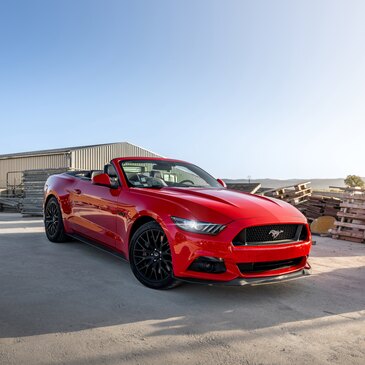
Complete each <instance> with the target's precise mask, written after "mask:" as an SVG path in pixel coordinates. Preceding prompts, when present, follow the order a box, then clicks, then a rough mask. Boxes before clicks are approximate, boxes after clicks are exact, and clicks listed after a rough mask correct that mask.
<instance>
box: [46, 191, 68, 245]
mask: <svg viewBox="0 0 365 365" xmlns="http://www.w3.org/2000/svg"><path fill="white" fill-rule="evenodd" d="M44 228H45V230H46V235H47V238H48V239H49V240H50V241H51V242H65V241H67V240H68V239H67V235H66V234H65V229H64V226H63V220H62V213H61V208H60V206H59V204H58V201H57V199H56V198H55V197H52V198H50V199H49V200H48V201H47V204H46V206H45V208H44Z"/></svg>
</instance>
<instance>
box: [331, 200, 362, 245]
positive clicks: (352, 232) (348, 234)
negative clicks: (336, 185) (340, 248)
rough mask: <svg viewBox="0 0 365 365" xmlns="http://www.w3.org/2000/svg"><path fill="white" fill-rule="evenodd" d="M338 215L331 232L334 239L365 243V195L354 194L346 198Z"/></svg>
mask: <svg viewBox="0 0 365 365" xmlns="http://www.w3.org/2000/svg"><path fill="white" fill-rule="evenodd" d="M340 207H341V210H340V211H339V212H338V213H337V217H338V218H337V219H338V221H337V222H335V228H334V229H332V230H331V234H332V238H336V239H342V240H346V241H353V242H361V243H364V242H365V193H354V194H351V195H348V196H347V197H346V198H344V200H343V202H342V203H341V204H340Z"/></svg>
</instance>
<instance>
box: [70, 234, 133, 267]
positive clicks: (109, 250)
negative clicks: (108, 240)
mask: <svg viewBox="0 0 365 365" xmlns="http://www.w3.org/2000/svg"><path fill="white" fill-rule="evenodd" d="M67 235H68V236H70V237H72V238H74V239H75V240H76V241H80V242H82V243H85V244H87V245H89V246H91V247H93V248H96V249H97V250H100V251H102V252H106V253H108V254H110V255H112V256H114V257H116V258H118V259H120V260H122V261H125V262H128V260H127V259H126V258H125V256H124V255H123V254H122V253H119V252H117V251H115V250H113V249H112V248H109V247H108V246H105V245H103V244H101V243H98V242H96V241H93V240H91V239H89V238H86V237H84V236H81V235H79V234H67Z"/></svg>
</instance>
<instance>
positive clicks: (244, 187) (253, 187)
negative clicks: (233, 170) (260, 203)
mask: <svg viewBox="0 0 365 365" xmlns="http://www.w3.org/2000/svg"><path fill="white" fill-rule="evenodd" d="M226 184H227V189H229V190H237V191H242V192H244V193H250V194H255V193H256V192H257V191H258V190H259V189H260V188H261V184H259V183H226Z"/></svg>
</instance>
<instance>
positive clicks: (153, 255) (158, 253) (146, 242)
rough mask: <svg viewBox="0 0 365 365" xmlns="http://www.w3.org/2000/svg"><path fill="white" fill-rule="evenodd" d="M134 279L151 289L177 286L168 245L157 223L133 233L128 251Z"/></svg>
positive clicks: (142, 227) (148, 224)
mask: <svg viewBox="0 0 365 365" xmlns="http://www.w3.org/2000/svg"><path fill="white" fill-rule="evenodd" d="M129 259H130V265H131V269H132V271H133V274H134V275H135V277H136V278H137V279H138V280H139V281H140V282H141V283H142V284H143V285H145V286H147V287H149V288H152V289H171V288H174V287H175V286H177V285H178V284H179V282H178V281H177V280H176V279H174V277H173V272H172V259H171V251H170V245H169V242H168V240H167V237H166V235H165V232H164V231H163V229H162V228H161V227H160V225H159V224H158V223H157V222H149V223H146V224H144V225H143V226H141V227H140V228H138V229H137V231H136V232H135V233H134V235H133V237H132V240H131V244H130V251H129Z"/></svg>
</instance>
